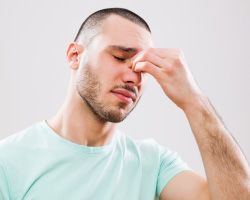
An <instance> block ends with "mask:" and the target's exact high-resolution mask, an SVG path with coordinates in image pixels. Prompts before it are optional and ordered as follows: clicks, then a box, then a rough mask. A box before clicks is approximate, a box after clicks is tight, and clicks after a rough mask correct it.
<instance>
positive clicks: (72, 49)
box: [67, 42, 83, 70]
mask: <svg viewBox="0 0 250 200" xmlns="http://www.w3.org/2000/svg"><path fill="white" fill-rule="evenodd" d="M82 52H83V46H81V45H79V44H77V43H75V42H72V43H70V44H69V47H68V49H67V59H68V62H69V65H70V67H71V68H72V69H73V70H76V69H78V67H79V64H80V54H81V53H82Z"/></svg>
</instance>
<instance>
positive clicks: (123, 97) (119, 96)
mask: <svg viewBox="0 0 250 200" xmlns="http://www.w3.org/2000/svg"><path fill="white" fill-rule="evenodd" d="M113 94H114V95H115V96H116V97H118V99H120V100H121V101H123V102H126V103H132V102H133V99H132V98H130V97H126V96H124V95H122V94H120V93H115V92H113Z"/></svg>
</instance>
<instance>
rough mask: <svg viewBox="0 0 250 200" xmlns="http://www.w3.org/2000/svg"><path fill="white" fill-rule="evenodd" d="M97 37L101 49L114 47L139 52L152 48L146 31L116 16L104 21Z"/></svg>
mask: <svg viewBox="0 0 250 200" xmlns="http://www.w3.org/2000/svg"><path fill="white" fill-rule="evenodd" d="M99 36H100V38H99V39H100V42H101V43H102V44H101V46H103V47H108V46H111V45H116V46H121V47H128V48H135V49H137V50H139V51H141V50H144V49H147V48H150V47H152V46H153V41H152V37H151V34H150V33H149V31H148V30H146V29H145V28H143V27H141V26H139V25H138V24H135V23H133V22H131V21H129V20H127V19H125V18H123V17H120V16H117V15H111V16H110V17H108V18H107V19H105V20H104V22H103V24H102V28H101V32H100V34H99Z"/></svg>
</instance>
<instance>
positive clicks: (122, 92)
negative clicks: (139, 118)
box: [111, 88, 136, 103]
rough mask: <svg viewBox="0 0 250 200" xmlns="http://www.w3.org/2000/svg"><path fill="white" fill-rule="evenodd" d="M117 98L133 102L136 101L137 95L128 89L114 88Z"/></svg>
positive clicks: (113, 91)
mask: <svg viewBox="0 0 250 200" xmlns="http://www.w3.org/2000/svg"><path fill="white" fill-rule="evenodd" d="M111 92H112V93H113V94H114V95H115V96H116V97H117V98H119V99H120V100H121V101H123V102H126V103H133V102H135V101H136V95H135V94H134V93H133V92H130V91H128V90H126V89H121V88H119V89H114V90H112V91H111Z"/></svg>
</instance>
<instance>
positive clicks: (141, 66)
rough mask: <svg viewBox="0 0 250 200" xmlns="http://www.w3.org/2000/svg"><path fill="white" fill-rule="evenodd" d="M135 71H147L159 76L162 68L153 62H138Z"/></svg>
mask: <svg viewBox="0 0 250 200" xmlns="http://www.w3.org/2000/svg"><path fill="white" fill-rule="evenodd" d="M134 71H135V72H146V73H149V74H151V75H152V76H154V77H155V78H157V77H158V76H159V74H160V69H159V68H158V67H157V66H155V65H154V64H152V63H151V62H148V61H144V62H137V63H136V64H135V66H134Z"/></svg>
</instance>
